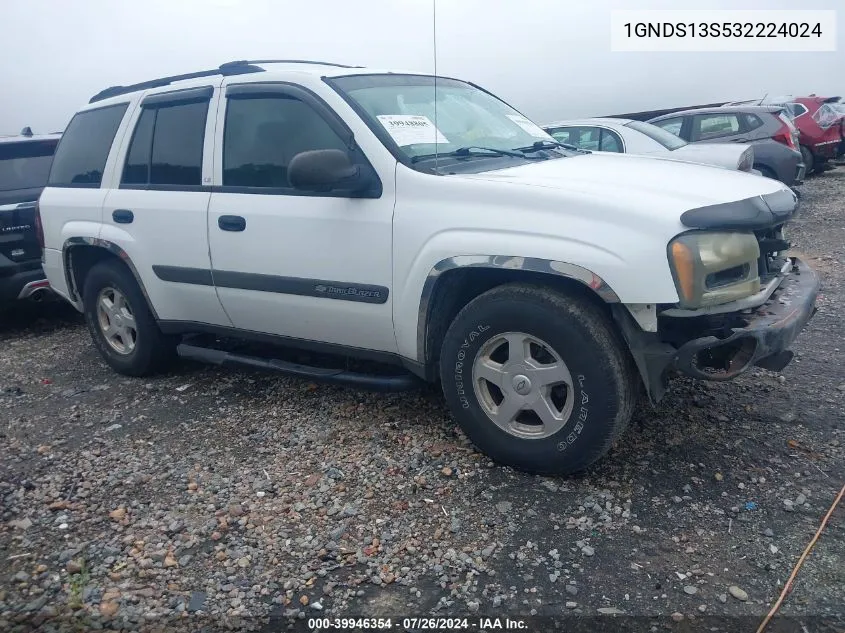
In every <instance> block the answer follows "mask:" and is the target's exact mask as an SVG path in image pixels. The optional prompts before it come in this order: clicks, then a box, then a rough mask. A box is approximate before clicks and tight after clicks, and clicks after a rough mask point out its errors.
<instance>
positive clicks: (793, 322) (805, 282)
mask: <svg viewBox="0 0 845 633" xmlns="http://www.w3.org/2000/svg"><path fill="white" fill-rule="evenodd" d="M818 292H819V278H818V275H817V274H816V273H815V271H814V270H813V269H812V268H810V267H809V266H807V265H806V264H805V263H803V262H802V261H800V260H798V259H795V260H794V262H793V267H792V272H791V273H790V274H789V275H788V276H787V277H785V278H784V280H783V282H782V283H781V285H780V287H778V289H777V290H776V291H775V292H774V294H773V295H772V296H771V298H770V299H769V301H767V302H766V303H764V304H763V305H762V306H760V307H759V308H756V309H754V310H752V311H751V313H750V314H749V315H747V318H745V321H746V325H745V326H744V327H741V328H733V331H732V334H730V336H728V337H726V338H721V339H720V338H716V337H715V336H706V337H702V338H698V339H694V340H691V341H689V342H688V343H686V344H684V345H683V346H681V347H680V348H679V349H678V351H677V354H676V355H675V358H674V359H673V362H672V367H673V368H674V369H676V370H677V371H679V372H681V373H684V374H686V375H688V376H692V377H693V378H699V379H703V380H730V379H732V378H735V377H736V376H738V375H739V374H741V373H743V372H745V371H747V370H748V369H750V368H751V367H753V366H754V365H758V366H761V367H765V368H767V369H772V370H774V371H780V370H781V369H783V368H784V367H785V366H786V365H787V364H788V363H789V361H790V360H791V359H792V353H791V352H789V351H787V348H788V347H789V346H790V345H791V344H792V342H793V341H794V340H795V339H796V338H797V337H798V334H799V332H800V331H801V329H802V328H803V327H804V326H805V325H806V324H807V322H808V321H809V320H810V318H812V316H813V315H814V314H815V312H816V307H815V306H816V297H817V296H818ZM714 357H719V358H724V359H725V365H724V368H723V369H722V368H720V369H719V370H714V369H713V368H712V367H710V366H709V364H708V362H707V360H708V359H712V358H714Z"/></svg>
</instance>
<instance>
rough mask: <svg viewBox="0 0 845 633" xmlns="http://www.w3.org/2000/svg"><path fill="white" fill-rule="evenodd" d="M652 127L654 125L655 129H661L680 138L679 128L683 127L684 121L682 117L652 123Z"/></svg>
mask: <svg viewBox="0 0 845 633" xmlns="http://www.w3.org/2000/svg"><path fill="white" fill-rule="evenodd" d="M653 125H656V126H657V127H662V128H663V129H664V130H666V131H667V132H669V133H670V134H674V135H675V136H678V137H680V136H681V128H682V127H684V119H683V117H678V118H675V119H663V120H662V121H654V122H653Z"/></svg>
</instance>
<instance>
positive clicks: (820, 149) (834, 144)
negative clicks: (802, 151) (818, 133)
mask: <svg viewBox="0 0 845 633" xmlns="http://www.w3.org/2000/svg"><path fill="white" fill-rule="evenodd" d="M841 142H842V140H841V139H838V138H837V139H833V140H830V141H822V142H821V143H816V144H815V145H813V148H812V149H813V154H815V155H816V158H822V159H829V158H836V154H837V153H838V151H839V145H840V143H841Z"/></svg>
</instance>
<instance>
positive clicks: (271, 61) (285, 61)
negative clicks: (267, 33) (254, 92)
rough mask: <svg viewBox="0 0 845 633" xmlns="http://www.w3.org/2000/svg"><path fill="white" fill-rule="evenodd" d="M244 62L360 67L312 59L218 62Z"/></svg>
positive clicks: (234, 63)
mask: <svg viewBox="0 0 845 633" xmlns="http://www.w3.org/2000/svg"><path fill="white" fill-rule="evenodd" d="M244 64H314V65H316V66H334V67H335V68H360V66H347V65H346V64H335V63H334V62H320V61H315V60H313V59H239V60H237V61H234V62H226V63H225V64H220V68H223V67H224V66H225V67H234V66H239V65H244Z"/></svg>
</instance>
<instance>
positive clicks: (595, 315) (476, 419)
mask: <svg viewBox="0 0 845 633" xmlns="http://www.w3.org/2000/svg"><path fill="white" fill-rule="evenodd" d="M440 377H441V383H442V386H443V392H444V394H445V396H446V400H447V402H448V404H449V406H450V408H451V410H452V412H453V415H454V416H455V417H456V418H457V420H458V423H459V424H460V425H461V428H462V429H463V430H464V432H465V433H466V434H467V435H468V436H469V438H470V439H471V440H472V441H473V442H474V443H475V445H476V446H478V448H479V449H481V450H482V451H483V452H484V453H486V454H487V455H489V456H490V457H491V458H493V459H494V460H496V461H498V462H500V463H502V464H506V465H509V466H513V467H515V468H518V469H520V470H524V471H527V472H531V473H537V474H571V473H575V472H578V471H581V470H584V469H585V468H587V467H588V466H590V465H591V464H593V463H594V462H596V461H597V460H598V459H599V458H601V457H602V456H603V455H604V454H605V453H606V452H607V451H608V450H609V448H610V446H611V445H612V443H613V442H614V440H615V439H616V438H617V437H618V436H619V435H620V434H621V433H622V431H623V430H624V429H625V427H626V426H627V424H628V422H629V420H630V418H631V415H632V413H633V410H634V405H635V402H636V396H637V390H636V381H635V372H634V369H633V366H632V361H631V359H630V357H629V355H628V354H627V352H626V350H625V348H624V345H623V344H622V341H621V340H620V338H619V336H618V335H617V334H616V331H615V330H614V328H613V326H612V324H611V323H610V321H609V319H608V317H607V316H606V315H605V314H604V313H603V312H602V311H601V310H600V309H599V308H598V307H596V306H594V305H593V304H592V303H590V302H589V301H587V300H585V299H582V298H579V297H575V296H568V295H566V294H562V293H559V292H556V291H553V290H550V289H548V288H544V287H542V286H534V285H522V284H507V285H503V286H499V287H497V288H494V289H492V290H490V291H488V292H486V293H484V294H482V295H480V296H479V297H477V298H475V299H474V300H473V301H471V302H470V303H469V304H468V305H467V306H466V307H465V308H464V309H463V310H461V312H460V313H459V314H458V316H457V317H456V318H455V320H454V321H453V323H452V325H451V326H450V328H449V330H448V332H447V333H446V337H445V339H444V341H443V347H442V350H441V356H440Z"/></svg>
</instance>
